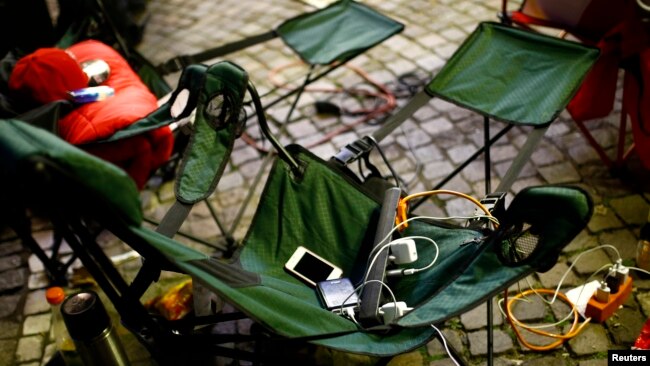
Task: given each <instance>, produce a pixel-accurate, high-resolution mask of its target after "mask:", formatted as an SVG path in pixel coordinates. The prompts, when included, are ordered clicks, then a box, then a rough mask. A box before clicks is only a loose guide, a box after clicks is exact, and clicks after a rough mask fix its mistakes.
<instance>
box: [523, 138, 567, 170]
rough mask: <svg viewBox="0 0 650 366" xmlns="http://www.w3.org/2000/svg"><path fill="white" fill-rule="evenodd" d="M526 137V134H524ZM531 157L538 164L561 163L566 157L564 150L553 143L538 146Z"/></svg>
mask: <svg viewBox="0 0 650 366" xmlns="http://www.w3.org/2000/svg"><path fill="white" fill-rule="evenodd" d="M522 137H525V136H522ZM530 159H531V160H532V161H533V163H535V165H537V166H544V165H549V164H555V163H559V162H561V161H562V160H563V159H564V155H562V152H561V151H560V150H558V149H557V148H556V147H554V146H552V145H547V146H541V147H538V148H537V149H536V150H535V151H534V152H533V155H531V157H530Z"/></svg>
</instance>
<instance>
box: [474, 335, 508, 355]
mask: <svg viewBox="0 0 650 366" xmlns="http://www.w3.org/2000/svg"><path fill="white" fill-rule="evenodd" d="M493 337H494V338H493V346H494V347H493V349H494V353H495V354H498V353H503V352H507V351H509V350H511V349H512V348H513V347H514V345H513V343H512V339H511V338H510V336H509V335H508V333H506V332H504V331H502V330H500V329H495V330H494V336H493ZM467 338H468V340H469V352H470V354H471V355H472V356H482V355H486V354H487V331H486V330H479V331H477V332H471V333H468V334H467Z"/></svg>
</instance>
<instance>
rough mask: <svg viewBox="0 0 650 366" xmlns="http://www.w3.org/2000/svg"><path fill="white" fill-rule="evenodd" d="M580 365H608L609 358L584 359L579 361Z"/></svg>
mask: <svg viewBox="0 0 650 366" xmlns="http://www.w3.org/2000/svg"><path fill="white" fill-rule="evenodd" d="M578 366H607V359H606V358H603V359H600V360H584V361H580V362H578Z"/></svg>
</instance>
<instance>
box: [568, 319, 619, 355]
mask: <svg viewBox="0 0 650 366" xmlns="http://www.w3.org/2000/svg"><path fill="white" fill-rule="evenodd" d="M568 328H569V326H568V325H567V326H565V329H564V331H565V332H566V331H567V330H568ZM568 345H569V348H571V351H573V353H575V354H576V355H578V356H586V355H593V354H595V353H599V352H605V351H607V350H608V349H610V346H611V344H610V342H609V339H608V337H607V331H605V328H603V326H602V325H600V324H593V323H592V324H587V326H585V328H584V329H583V330H582V331H581V332H580V333H579V334H578V335H577V336H575V337H574V338H572V339H571V340H569V342H568Z"/></svg>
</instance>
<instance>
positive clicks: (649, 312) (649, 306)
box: [636, 292, 650, 318]
mask: <svg viewBox="0 0 650 366" xmlns="http://www.w3.org/2000/svg"><path fill="white" fill-rule="evenodd" d="M636 299H637V301H639V305H641V309H642V310H643V314H645V316H646V317H647V318H650V292H646V293H643V294H637V295H636Z"/></svg>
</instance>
